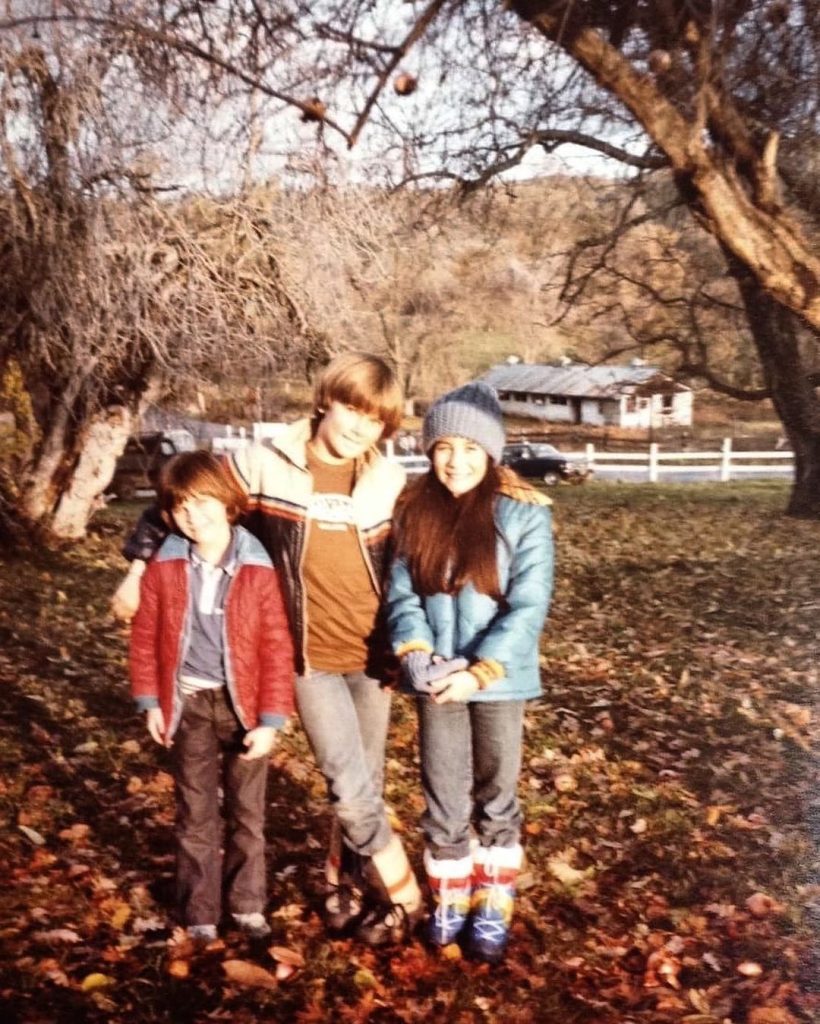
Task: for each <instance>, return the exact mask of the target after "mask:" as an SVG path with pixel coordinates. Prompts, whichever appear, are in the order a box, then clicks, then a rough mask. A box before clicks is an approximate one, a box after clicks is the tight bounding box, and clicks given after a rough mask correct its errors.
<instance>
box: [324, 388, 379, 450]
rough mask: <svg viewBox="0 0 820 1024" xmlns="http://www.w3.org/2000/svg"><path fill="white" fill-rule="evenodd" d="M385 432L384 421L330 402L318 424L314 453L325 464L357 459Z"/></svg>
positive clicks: (359, 410) (343, 404)
mask: <svg viewBox="0 0 820 1024" xmlns="http://www.w3.org/2000/svg"><path fill="white" fill-rule="evenodd" d="M383 432H384V421H383V420H380V419H379V418H378V416H375V415H374V414H373V413H369V412H362V410H361V409H357V408H356V407H355V406H353V405H347V404H345V403H344V402H336V401H333V402H331V403H330V405H329V407H328V409H327V412H326V413H325V414H324V416H323V417H322V419H321V420H320V421H319V426H318V428H317V430H316V434H315V436H314V438H313V449H314V451H315V452H316V454H317V455H318V456H319V458H320V459H322V460H323V461H324V462H346V461H347V460H349V459H357V458H358V457H359V456H360V455H363V454H364V453H365V452H366V451H367V449H368V448H371V447H372V446H373V445H374V444H375V443H376V442H377V441H378V440H379V438H380V437H381V436H382V433H383Z"/></svg>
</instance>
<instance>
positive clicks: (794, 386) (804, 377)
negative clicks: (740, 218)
mask: <svg viewBox="0 0 820 1024" xmlns="http://www.w3.org/2000/svg"><path fill="white" fill-rule="evenodd" d="M727 258H728V261H729V267H730V269H731V271H732V274H733V276H734V277H735V280H736V281H737V284H738V288H739V290H740V294H741V296H742V298H743V302H744V304H745V306H746V311H747V315H748V321H749V327H750V329H751V332H752V337H753V338H754V343H755V347H756V349H757V353H758V356H759V357H760V363H761V366H762V367H763V373H764V377H765V380H766V384H767V386H768V389H769V393H770V395H771V398H772V402H773V404H774V407H775V410H776V411H777V415H778V416H779V417H780V420H781V422H782V423H783V429H784V430H785V432H786V437H787V438H788V440H789V444H790V445H791V448H792V451H793V452H794V482H793V486H792V493H791V497H790V499H789V505H788V512H789V514H790V515H793V516H799V517H803V518H810V519H816V518H820V395H818V389H817V387H816V386H815V384H816V381H815V380H814V379H813V378H812V377H811V376H810V375H809V374H807V373H806V371H805V367H804V360H803V357H802V353H801V331H803V332H804V333H805V331H806V328H805V327H804V325H803V324H802V323H801V322H800V321H799V319H798V317H797V316H795V314H794V313H792V312H791V311H790V310H788V309H785V308H784V307H783V306H781V305H780V304H779V303H778V302H775V301H774V299H772V297H771V296H770V295H769V294H768V293H767V292H766V291H765V290H764V289H763V288H761V286H760V283H759V281H757V279H756V278H755V277H754V276H753V275H752V274H751V273H750V272H749V270H748V268H746V267H744V266H743V265H742V264H740V263H739V262H738V261H737V260H735V259H733V258H732V256H731V255H730V254H727ZM813 333H815V335H817V334H818V333H820V332H813ZM814 341H815V343H816V344H820V337H817V336H816V337H815V338H814Z"/></svg>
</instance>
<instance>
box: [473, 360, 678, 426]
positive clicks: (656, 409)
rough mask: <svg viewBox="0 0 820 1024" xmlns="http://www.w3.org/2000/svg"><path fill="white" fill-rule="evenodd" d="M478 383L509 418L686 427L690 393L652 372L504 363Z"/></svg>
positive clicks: (645, 368) (643, 368) (633, 367)
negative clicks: (483, 383)
mask: <svg viewBox="0 0 820 1024" xmlns="http://www.w3.org/2000/svg"><path fill="white" fill-rule="evenodd" d="M482 380H484V381H486V382H487V383H488V384H491V385H492V386H493V387H494V388H495V389H496V391H497V392H498V398H499V401H500V403H501V408H502V409H503V410H504V412H506V413H510V414H511V415H514V416H531V417H533V418H535V419H539V420H545V421H547V422H550V423H585V424H590V425H592V426H617V427H643V428H648V427H666V426H690V425H691V423H692V389H691V388H688V387H686V386H685V385H684V384H678V383H677V382H676V381H674V380H672V378H671V377H667V376H666V375H665V374H663V373H661V371H660V370H658V369H657V367H652V366H644V365H631V366H586V365H585V364H583V363H567V364H565V365H561V366H542V365H537V364H534V363H508V364H504V365H500V366H494V367H492V369H490V370H489V371H488V372H487V373H486V374H485V375H484V377H482Z"/></svg>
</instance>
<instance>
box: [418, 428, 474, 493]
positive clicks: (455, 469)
mask: <svg viewBox="0 0 820 1024" xmlns="http://www.w3.org/2000/svg"><path fill="white" fill-rule="evenodd" d="M430 459H431V462H432V463H433V472H434V473H435V474H436V477H437V479H438V481H439V483H441V484H443V486H444V487H446V488H447V490H448V491H449V492H450V494H452V495H453V497H454V498H458V497H459V496H460V495H462V494H466V493H467V492H468V491H471V490H472V489H473V488H474V487H478V485H479V484H480V483H481V481H482V480H483V479H484V477H485V475H486V473H487V463H488V456H487V453H486V452H485V451H484V449H483V448H482V447H481V445H480V444H476V442H475V441H470V440H469V439H468V438H466V437H442V438H441V439H440V440H439V441H436V443H435V444H434V445H433V450H432V452H431V453H430Z"/></svg>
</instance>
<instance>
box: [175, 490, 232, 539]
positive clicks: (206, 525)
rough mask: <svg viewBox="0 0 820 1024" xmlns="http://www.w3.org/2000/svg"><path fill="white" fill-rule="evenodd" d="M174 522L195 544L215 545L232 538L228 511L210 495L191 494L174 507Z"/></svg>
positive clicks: (217, 499)
mask: <svg viewBox="0 0 820 1024" xmlns="http://www.w3.org/2000/svg"><path fill="white" fill-rule="evenodd" d="M172 515H173V517H174V522H175V523H176V524H177V526H178V527H179V529H180V530H181V531H182V532H183V533H184V534H185V536H186V537H188V538H189V539H190V540H192V541H193V542H194V543H195V544H204V545H208V544H213V543H219V542H221V541H224V539H225V537H226V536H230V529H231V524H230V522H229V521H228V510H227V509H226V508H225V506H224V505H223V504H222V502H221V501H220V500H219V498H214V497H212V496H211V495H210V494H197V493H194V494H189V495H188V497H187V498H185V500H184V501H182V502H180V504H179V505H176V506H175V507H174V510H173V512H172Z"/></svg>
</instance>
